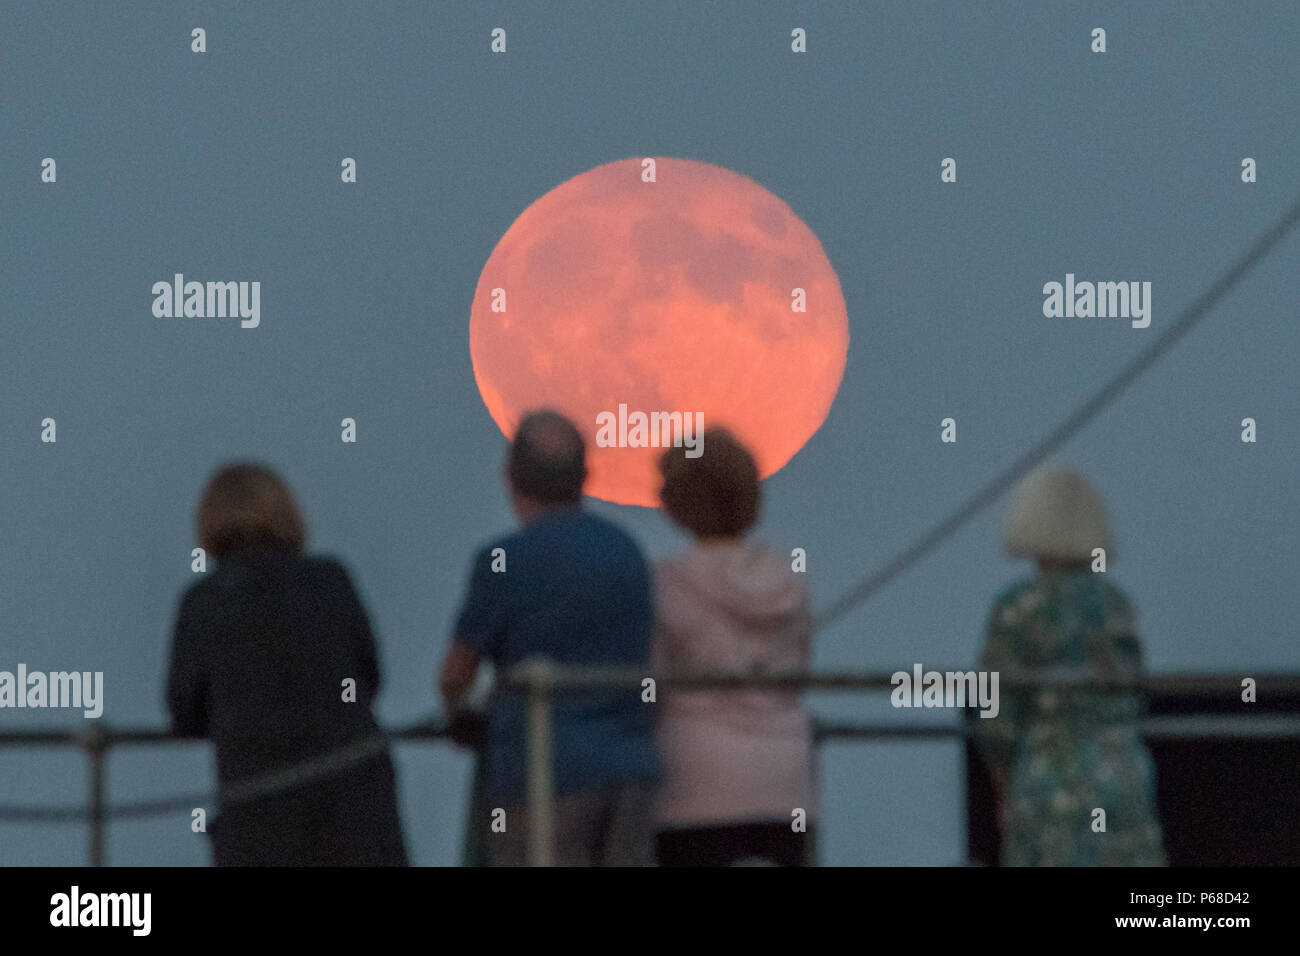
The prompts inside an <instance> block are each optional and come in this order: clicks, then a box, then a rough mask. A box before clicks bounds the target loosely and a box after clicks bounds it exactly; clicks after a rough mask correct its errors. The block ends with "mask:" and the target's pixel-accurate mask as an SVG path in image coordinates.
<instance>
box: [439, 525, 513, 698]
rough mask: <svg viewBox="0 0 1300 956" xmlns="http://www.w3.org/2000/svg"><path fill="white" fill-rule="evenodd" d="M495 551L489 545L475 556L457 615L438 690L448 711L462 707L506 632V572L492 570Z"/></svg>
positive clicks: (496, 651)
mask: <svg viewBox="0 0 1300 956" xmlns="http://www.w3.org/2000/svg"><path fill="white" fill-rule="evenodd" d="M491 552H492V548H491V547H487V548H484V549H482V550H481V551H480V552H479V553H478V554H477V555H475V557H474V563H473V566H472V567H471V568H470V574H469V585H468V587H467V589H466V593H465V603H464V605H463V606H462V607H461V610H460V614H459V615H458V616H457V619H456V627H455V629H454V630H453V632H452V640H451V646H450V647H448V648H447V653H446V655H444V657H443V661H442V670H441V673H440V674H439V677H438V690H439V693H440V694H441V695H442V703H443V710H444V711H445V712H446V713H448V714H453V713H454V712H455V711H457V710H459V709H460V708H461V706H462V705H463V703H464V700H465V695H466V694H468V693H469V691H470V688H471V687H473V686H474V681H475V679H476V678H477V677H478V668H479V663H480V661H482V660H484V659H486V660H493V659H494V658H495V655H496V654H497V653H498V652H499V650H500V644H501V641H502V639H503V636H504V632H505V609H504V607H503V603H502V602H503V595H502V593H501V590H502V581H501V579H502V578H503V577H504V572H502V573H496V572H493V571H492V556H491Z"/></svg>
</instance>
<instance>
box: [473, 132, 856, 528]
mask: <svg viewBox="0 0 1300 956" xmlns="http://www.w3.org/2000/svg"><path fill="white" fill-rule="evenodd" d="M647 178H648V174H647ZM848 345H849V327H848V315H847V313H846V311H845V308H844V296H843V293H842V292H841V291H840V284H839V279H838V278H837V277H836V275H835V270H834V269H832V268H831V264H830V261H829V260H828V259H827V257H826V253H825V252H824V251H823V249H822V246H821V243H820V242H819V241H818V239H817V237H816V236H815V235H814V234H813V232H812V230H811V229H809V228H808V227H807V226H806V225H804V223H803V222H802V221H801V220H800V219H799V217H798V216H796V215H795V214H794V212H793V211H791V209H790V207H789V206H787V205H786V204H785V203H784V202H783V201H782V200H781V199H779V198H778V197H777V196H775V195H773V194H772V193H770V192H768V191H767V190H766V189H764V188H763V187H762V186H760V185H758V183H756V182H754V181H753V180H751V179H748V178H747V177H745V176H742V175H740V174H739V173H734V172H731V171H730V170H727V169H723V168H722V167H720V166H714V165H712V164H710V163H704V162H699V161H696V160H690V159H671V158H667V157H655V161H654V181H653V182H647V181H645V180H644V179H643V161H642V160H641V159H625V160H619V161H618V162H613V163H606V164H605V165H603V166H597V167H596V168H595V169H591V170H588V171H587V172H585V173H582V174H581V175H578V176H575V177H574V178H573V179H570V180H568V181H567V182H565V183H562V184H560V185H559V186H556V187H555V188H554V189H552V190H551V191H550V192H548V193H546V195H544V196H542V197H541V198H540V199H538V200H536V201H535V202H534V203H532V205H530V206H529V207H528V208H527V209H525V210H524V211H523V213H522V214H520V216H519V218H518V219H516V220H515V221H514V223H513V224H512V225H511V226H510V228H509V229H508V230H506V233H505V235H504V236H502V237H501V241H500V242H498V243H497V245H496V248H495V249H494V250H493V251H492V255H491V256H490V257H489V258H488V261H487V265H485V266H484V267H483V272H482V274H481V275H480V276H479V281H478V287H477V289H476V290H475V293H474V304H473V308H472V310H471V314H470V323H469V346H470V358H471V360H472V362H473V364H474V378H475V380H476V381H477V383H478V388H479V393H480V394H481V395H482V397H483V401H484V403H485V404H486V405H487V408H488V411H489V412H490V413H491V415H492V418H493V420H494V421H495V422H496V424H497V426H498V427H499V428H500V429H501V431H502V432H503V433H504V434H505V435H506V436H508V437H509V436H512V435H513V434H514V432H515V428H516V427H517V426H518V424H519V421H520V419H521V418H522V417H523V415H524V413H526V412H528V411H531V410H534V409H538V408H553V409H555V410H557V411H559V412H562V413H564V414H565V415H567V416H568V417H569V418H570V419H572V420H573V422H574V423H575V424H576V425H577V426H578V428H579V430H580V431H581V432H582V434H583V437H584V438H585V440H586V442H587V467H588V469H589V471H590V478H589V480H588V483H587V487H586V493H587V494H589V495H592V496H594V497H597V498H602V499H604V500H606V501H613V502H618V503H621V504H633V505H646V506H654V505H657V504H658V492H659V485H660V480H659V473H658V468H657V461H658V458H659V456H660V455H662V454H663V448H662V447H600V446H599V445H598V444H597V441H596V438H597V431H598V428H597V416H598V415H600V414H601V413H602V412H610V413H613V415H615V416H617V415H618V414H619V406H620V405H623V406H626V409H627V411H628V413H629V414H630V413H634V412H642V413H644V414H646V415H647V416H648V415H650V414H651V413H653V412H680V413H682V415H683V417H685V416H686V415H690V420H691V421H694V420H695V418H696V413H702V415H703V423H704V427H705V429H706V431H707V429H709V428H711V427H717V426H725V427H727V428H729V429H731V431H732V432H733V433H734V434H735V435H736V436H737V437H738V438H740V439H741V441H743V442H745V443H746V444H747V445H748V446H749V448H750V450H751V451H752V452H753V453H754V458H755V460H756V462H757V464H758V467H759V472H760V474H761V475H762V476H763V477H764V478H766V477H767V476H769V475H771V474H772V473H774V472H776V471H778V470H779V469H780V468H782V467H783V466H784V465H785V464H786V463H787V462H788V461H789V460H790V459H791V458H792V457H793V456H794V454H795V453H796V452H798V451H799V449H800V448H802V447H803V445H804V443H805V442H807V441H808V439H809V438H811V437H812V435H813V433H814V432H816V431H817V429H818V428H819V427H820V426H821V424H822V422H823V421H825V419H826V414H827V412H828V411H829V410H830V407H831V403H832V401H833V400H834V398H835V393H836V391H837V389H838V388H839V384H840V379H841V378H842V377H843V375H844V363H845V359H846V357H847V354H848ZM703 448H704V454H706V455H707V454H708V442H707V440H706V441H705V443H704V446H703Z"/></svg>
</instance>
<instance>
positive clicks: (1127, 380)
mask: <svg viewBox="0 0 1300 956" xmlns="http://www.w3.org/2000/svg"><path fill="white" fill-rule="evenodd" d="M1297 222H1300V199H1297V200H1296V202H1295V203H1294V204H1293V205H1292V206H1291V208H1290V209H1288V210H1287V211H1286V213H1285V214H1284V215H1283V216H1282V218H1281V219H1279V220H1278V222H1277V223H1276V224H1275V225H1274V226H1273V227H1272V228H1271V229H1269V230H1268V231H1267V232H1266V233H1264V234H1263V235H1262V236H1261V237H1260V238H1259V239H1258V240H1256V241H1255V243H1254V244H1253V245H1252V246H1251V247H1250V248H1249V249H1248V250H1247V251H1246V253H1245V254H1244V255H1243V256H1242V257H1241V258H1240V259H1238V260H1237V261H1236V262H1235V263H1234V264H1233V265H1232V267H1231V268H1230V269H1228V271H1227V272H1225V273H1224V274H1223V275H1221V276H1220V277H1219V278H1218V279H1217V280H1216V281H1215V282H1214V283H1213V284H1212V285H1211V286H1210V287H1209V289H1207V290H1206V291H1205V292H1204V293H1202V294H1201V296H1200V297H1199V298H1197V299H1196V300H1195V301H1194V302H1193V303H1192V304H1191V305H1190V306H1188V307H1187V309H1186V310H1185V311H1184V312H1183V314H1182V315H1181V316H1179V318H1178V319H1177V320H1176V321H1175V322H1174V324H1173V325H1171V326H1169V328H1167V329H1166V330H1165V331H1164V332H1163V333H1161V334H1160V336H1159V337H1158V338H1157V339H1156V340H1155V341H1154V342H1152V343H1151V344H1150V345H1148V346H1147V347H1146V348H1145V349H1143V350H1142V351H1141V352H1139V353H1138V354H1137V356H1136V357H1134V358H1133V359H1132V360H1131V361H1130V362H1129V363H1128V364H1127V365H1125V366H1124V367H1123V368H1122V369H1120V370H1119V372H1117V373H1116V374H1115V375H1114V376H1113V377H1112V378H1111V379H1110V380H1109V381H1108V382H1106V383H1105V384H1104V385H1102V386H1101V388H1099V389H1098V390H1097V391H1096V392H1095V393H1094V394H1093V395H1092V397H1090V398H1089V399H1088V400H1087V401H1086V402H1084V403H1083V404H1082V405H1080V406H1079V407H1078V409H1076V410H1075V411H1074V412H1073V414H1071V415H1070V416H1069V417H1068V418H1066V419H1065V420H1064V421H1063V422H1061V424H1059V425H1057V426H1056V428H1054V429H1053V430H1052V431H1051V432H1050V433H1049V434H1048V435H1047V437H1046V438H1044V439H1043V440H1042V441H1040V442H1039V443H1038V444H1037V445H1035V446H1034V447H1033V448H1031V449H1030V450H1029V451H1027V452H1025V453H1024V454H1023V455H1021V456H1020V458H1019V459H1017V460H1016V461H1015V462H1013V463H1012V464H1011V465H1010V466H1009V467H1008V468H1007V469H1005V470H1004V471H1003V472H1002V473H1001V474H1000V475H998V476H997V477H996V478H994V479H993V480H992V481H990V482H989V483H988V484H986V485H985V486H984V487H983V488H981V489H980V490H979V491H978V492H976V493H975V495H973V496H972V497H971V498H969V499H967V501H966V503H965V504H963V505H961V506H960V507H958V508H957V509H956V510H955V511H953V512H952V513H951V514H950V515H949V516H948V517H947V518H945V519H943V520H942V521H940V522H939V523H938V524H937V525H935V526H934V527H933V528H931V529H930V530H929V531H928V532H926V533H925V534H924V535H922V536H921V537H920V538H919V539H917V541H916V542H915V543H914V544H913V545H911V546H910V547H909V548H907V549H905V550H904V551H902V552H900V553H899V554H898V555H897V556H896V557H895V558H893V560H891V561H889V562H887V563H886V564H885V565H884V566H882V567H881V568H880V569H879V570H878V571H875V572H874V573H872V574H870V575H868V576H867V577H866V578H865V579H864V580H863V581H862V582H860V583H859V584H857V585H855V586H854V587H853V588H851V589H849V591H848V592H847V593H845V594H844V595H843V596H841V597H840V598H839V599H838V600H836V601H835V602H834V603H832V604H831V605H830V606H829V607H828V608H826V609H825V610H824V611H822V612H821V613H820V614H819V615H818V616H817V619H816V629H817V630H821V629H822V628H824V627H828V626H830V625H831V624H834V623H835V622H836V621H839V620H840V619H842V618H843V617H844V616H845V615H846V614H848V613H849V612H850V611H852V610H853V609H854V608H855V607H857V606H858V605H859V604H862V603H863V602H865V601H867V600H868V599H869V598H871V597H872V596H873V595H874V594H875V593H876V592H877V591H879V590H880V589H881V588H883V587H884V586H885V585H886V584H888V583H889V582H891V581H893V580H894V578H896V577H898V576H899V575H900V574H902V573H903V572H904V571H906V570H907V569H908V568H910V567H911V566H912V565H914V564H916V562H917V561H919V560H921V558H923V557H925V556H926V555H927V554H929V553H930V552H931V551H933V550H934V549H935V548H936V547H938V546H939V545H940V544H942V543H943V542H944V541H945V540H946V539H948V538H949V537H951V536H952V535H953V534H954V533H955V532H956V531H957V530H958V529H959V528H961V527H962V525H964V524H966V522H968V521H970V519H971V518H973V517H975V515H977V514H979V513H980V512H981V511H983V510H984V509H985V508H987V507H988V506H989V505H991V504H992V503H993V502H994V501H996V500H997V499H998V498H999V497H1001V496H1002V494H1003V493H1005V492H1006V491H1007V490H1009V489H1010V488H1011V487H1012V486H1013V485H1014V484H1015V483H1016V482H1017V481H1019V480H1020V479H1021V478H1023V477H1024V476H1025V475H1027V474H1028V473H1029V472H1030V471H1031V470H1032V469H1033V468H1034V466H1036V465H1038V464H1039V463H1040V462H1042V461H1043V459H1045V458H1046V457H1047V456H1048V455H1050V454H1051V453H1052V452H1054V451H1055V450H1056V449H1057V448H1059V447H1060V446H1061V445H1063V444H1065V443H1066V442H1067V441H1069V440H1070V439H1071V438H1073V437H1074V436H1075V435H1076V434H1077V433H1078V432H1079V431H1080V430H1081V429H1082V428H1083V426H1084V425H1086V424H1087V423H1088V422H1089V421H1091V420H1092V419H1093V418H1095V417H1096V416H1097V414H1098V413H1099V412H1101V411H1102V409H1104V408H1105V407H1106V406H1107V405H1109V404H1111V402H1113V401H1115V399H1116V398H1118V397H1119V396H1120V394H1122V393H1123V392H1124V391H1125V390H1126V389H1127V388H1128V387H1129V386H1130V385H1132V384H1133V382H1134V381H1136V380H1137V379H1138V377H1139V376H1141V375H1142V373H1144V372H1145V371H1146V370H1147V369H1149V368H1150V367H1151V366H1152V365H1153V364H1155V362H1156V360H1157V359H1159V358H1160V357H1161V356H1162V355H1164V353H1165V352H1167V351H1169V350H1170V349H1171V348H1172V347H1173V346H1174V344H1175V343H1177V342H1178V341H1179V340H1180V339H1181V338H1182V337H1183V336H1185V335H1186V334H1187V333H1188V332H1190V331H1191V330H1192V327H1193V326H1195V325H1196V324H1197V323H1198V322H1199V321H1200V320H1201V319H1202V318H1204V317H1205V315H1206V314H1207V313H1209V311H1210V309H1211V308H1212V307H1213V306H1214V305H1216V304H1217V303H1218V302H1219V300H1220V299H1222V298H1223V297H1224V296H1225V295H1227V294H1228V292H1229V291H1230V290H1231V289H1232V287H1233V286H1235V285H1236V284H1237V283H1238V282H1240V281H1241V280H1242V279H1243V278H1245V277H1246V275H1247V274H1248V273H1249V272H1250V270H1251V269H1253V268H1254V267H1255V266H1256V265H1257V264H1258V263H1259V262H1260V260H1262V259H1263V258H1264V257H1265V256H1267V255H1268V254H1269V253H1270V252H1271V251H1272V250H1273V247H1274V246H1276V245H1277V244H1278V243H1280V242H1281V241H1282V240H1283V239H1284V238H1286V236H1287V234H1288V233H1289V232H1290V231H1291V230H1292V229H1294V228H1295V225H1296V223H1297Z"/></svg>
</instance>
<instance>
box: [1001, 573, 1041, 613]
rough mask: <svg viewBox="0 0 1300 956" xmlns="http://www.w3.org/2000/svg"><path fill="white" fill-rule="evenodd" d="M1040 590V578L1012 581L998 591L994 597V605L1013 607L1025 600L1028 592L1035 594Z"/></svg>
mask: <svg viewBox="0 0 1300 956" xmlns="http://www.w3.org/2000/svg"><path fill="white" fill-rule="evenodd" d="M1037 590H1038V579H1037V578H1034V577H1027V578H1021V579H1020V580H1018V581H1012V582H1011V583H1010V584H1008V585H1006V586H1005V587H1003V588H1002V589H1001V590H999V591H998V592H997V594H996V595H995V596H994V598H993V606H994V607H995V608H1000V607H1012V606H1015V605H1018V604H1019V603H1020V602H1021V601H1022V600H1024V598H1025V596H1026V595H1027V594H1033V593H1035V592H1037Z"/></svg>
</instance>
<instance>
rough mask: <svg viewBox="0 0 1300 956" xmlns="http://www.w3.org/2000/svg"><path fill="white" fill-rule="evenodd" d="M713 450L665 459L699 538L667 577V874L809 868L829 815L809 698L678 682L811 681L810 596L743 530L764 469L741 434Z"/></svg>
mask: <svg viewBox="0 0 1300 956" xmlns="http://www.w3.org/2000/svg"><path fill="white" fill-rule="evenodd" d="M703 448H704V453H703V454H702V455H701V456H699V457H697V458H688V457H687V456H686V454H685V449H682V448H671V449H669V450H668V451H667V452H666V453H665V454H664V456H663V458H662V459H661V460H660V463H659V467H660V472H661V473H662V475H663V489H662V491H661V492H660V499H661V500H662V502H663V507H664V510H665V512H666V513H667V514H668V516H669V517H671V518H672V519H673V520H674V521H675V522H677V523H678V524H679V525H681V526H682V527H683V528H685V529H686V530H687V531H689V532H690V533H691V534H692V535H693V536H694V537H695V546H694V547H693V548H692V549H691V550H690V551H689V552H688V553H687V554H685V555H682V556H681V557H676V558H669V559H665V560H663V561H661V562H659V564H658V565H657V566H656V568H655V614H656V618H657V623H656V630H655V638H654V644H653V654H654V665H655V673H657V674H664V675H665V676H667V677H668V678H669V681H668V683H669V687H668V689H667V691H666V692H665V694H664V695H663V697H662V698H661V700H660V702H659V704H658V705H657V706H658V707H659V708H660V710H659V730H658V733H659V748H660V752H661V754H662V759H663V766H664V777H663V783H662V785H661V789H660V794H659V802H658V824H659V834H658V837H657V847H656V849H657V854H658V858H659V863H660V865H662V866H726V865H729V864H734V863H741V862H747V863H772V864H777V865H780V866H802V865H805V864H806V863H807V862H810V859H811V856H812V854H811V844H812V839H813V821H814V820H815V818H816V816H817V807H816V799H817V798H816V793H815V786H814V782H813V767H812V743H811V724H810V721H809V718H808V714H807V712H806V711H805V710H804V707H803V702H802V699H801V696H800V694H799V692H798V691H787V690H771V689H755V690H732V689H718V690H673V689H672V688H671V676H672V675H673V674H674V673H677V674H682V673H697V672H702V671H712V672H725V673H764V672H767V673H786V672H792V671H806V670H807V669H808V666H809V657H810V652H811V643H812V619H811V615H810V612H809V606H808V594H807V591H806V589H805V588H804V586H803V583H802V580H801V578H800V575H799V574H798V573H796V572H795V571H793V570H792V568H791V564H790V560H789V559H788V558H787V557H786V556H785V555H783V554H782V553H781V552H779V551H776V550H774V549H772V548H769V547H767V546H766V545H763V544H759V543H755V542H752V541H748V540H746V539H745V537H744V535H745V533H746V532H747V531H748V530H749V529H750V528H751V527H752V526H753V524H754V522H755V520H756V519H757V517H758V506H759V482H758V469H757V467H756V466H755V464H754V459H753V457H752V456H751V455H750V453H749V452H748V451H747V450H746V449H745V447H744V446H743V445H741V444H740V443H739V442H738V441H736V439H735V438H734V437H732V435H731V434H730V433H729V432H727V431H725V430H722V429H712V430H710V431H708V432H707V433H706V434H705V436H704V442H703Z"/></svg>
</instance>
